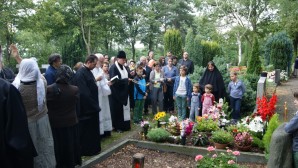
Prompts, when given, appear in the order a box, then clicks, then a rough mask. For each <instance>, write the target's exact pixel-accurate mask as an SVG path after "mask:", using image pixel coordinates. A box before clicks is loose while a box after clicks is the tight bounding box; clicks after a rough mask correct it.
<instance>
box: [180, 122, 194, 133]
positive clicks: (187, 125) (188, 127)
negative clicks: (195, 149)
mask: <svg viewBox="0 0 298 168" xmlns="http://www.w3.org/2000/svg"><path fill="white" fill-rule="evenodd" d="M193 126H194V122H192V121H190V119H186V120H183V121H181V122H180V128H181V137H184V136H188V135H190V134H191V133H192V128H193Z"/></svg>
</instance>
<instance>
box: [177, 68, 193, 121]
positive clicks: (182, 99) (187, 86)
mask: <svg viewBox="0 0 298 168" xmlns="http://www.w3.org/2000/svg"><path fill="white" fill-rule="evenodd" d="M186 71H187V68H186V67H185V66H184V65H182V66H181V67H180V76H177V77H176V79H175V83H174V89H173V95H174V96H173V99H174V100H175V101H176V105H177V110H178V118H179V120H184V119H185V118H186V101H188V100H189V99H190V97H191V89H192V85H191V81H190V79H189V78H188V77H187V76H186Z"/></svg>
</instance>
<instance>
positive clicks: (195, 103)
mask: <svg viewBox="0 0 298 168" xmlns="http://www.w3.org/2000/svg"><path fill="white" fill-rule="evenodd" d="M199 89H200V85H199V84H198V83H195V84H194V85H193V87H192V90H193V92H192V94H191V99H190V116H189V118H190V120H191V121H195V120H196V117H197V116H199V110H200V109H201V106H202V102H201V94H200V93H199Z"/></svg>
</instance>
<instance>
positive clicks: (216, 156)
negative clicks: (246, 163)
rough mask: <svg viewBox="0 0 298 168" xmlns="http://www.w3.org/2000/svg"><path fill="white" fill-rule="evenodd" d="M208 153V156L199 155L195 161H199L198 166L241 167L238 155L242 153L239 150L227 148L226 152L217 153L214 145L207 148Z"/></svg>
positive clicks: (202, 167) (208, 167)
mask: <svg viewBox="0 0 298 168" xmlns="http://www.w3.org/2000/svg"><path fill="white" fill-rule="evenodd" d="M207 150H208V153H207V155H206V156H203V155H197V156H196V157H195V161H196V162H197V167H198V168H210V167H229V168H238V167H240V166H239V164H238V163H237V156H239V155H240V152H239V151H232V150H230V149H227V151H226V153H225V152H221V153H217V152H216V151H215V148H214V147H213V146H209V147H208V148H207Z"/></svg>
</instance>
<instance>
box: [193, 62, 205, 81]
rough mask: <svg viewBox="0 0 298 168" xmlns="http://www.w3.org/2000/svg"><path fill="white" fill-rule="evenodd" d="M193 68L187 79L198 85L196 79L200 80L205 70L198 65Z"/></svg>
mask: <svg viewBox="0 0 298 168" xmlns="http://www.w3.org/2000/svg"><path fill="white" fill-rule="evenodd" d="M194 68H195V70H194V72H193V73H192V74H190V75H189V78H190V80H191V82H192V83H198V79H200V78H201V76H202V75H203V73H204V71H205V68H204V67H202V66H198V65H195V66H194Z"/></svg>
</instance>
